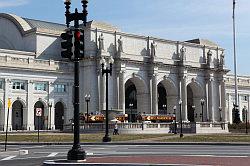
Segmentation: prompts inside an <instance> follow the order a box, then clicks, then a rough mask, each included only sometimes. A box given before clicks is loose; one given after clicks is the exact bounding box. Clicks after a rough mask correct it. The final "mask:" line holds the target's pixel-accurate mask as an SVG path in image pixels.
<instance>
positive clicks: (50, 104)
mask: <svg viewBox="0 0 250 166" xmlns="http://www.w3.org/2000/svg"><path fill="white" fill-rule="evenodd" d="M48 106H49V130H51V107H52V103H49V104H48Z"/></svg>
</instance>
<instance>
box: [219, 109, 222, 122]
mask: <svg viewBox="0 0 250 166" xmlns="http://www.w3.org/2000/svg"><path fill="white" fill-rule="evenodd" d="M221 111H222V107H219V112H220V122H221V121H222V112H221Z"/></svg>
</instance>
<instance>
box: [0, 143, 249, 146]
mask: <svg viewBox="0 0 250 166" xmlns="http://www.w3.org/2000/svg"><path fill="white" fill-rule="evenodd" d="M0 145H4V143H2V142H1V143H0ZM8 145H73V143H71V142H40V143H38V142H9V143H8ZM81 145H218V146H220V145H221V146H226V145H228V146H243V145H244V146H250V143H249V142H237V143H231V142H136V143H135V142H108V143H107V142H105V143H103V142H83V143H81Z"/></svg>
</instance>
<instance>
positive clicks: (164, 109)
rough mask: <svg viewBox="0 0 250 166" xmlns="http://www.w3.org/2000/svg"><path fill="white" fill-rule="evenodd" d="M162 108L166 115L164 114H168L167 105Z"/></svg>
mask: <svg viewBox="0 0 250 166" xmlns="http://www.w3.org/2000/svg"><path fill="white" fill-rule="evenodd" d="M162 107H163V111H164V113H163V114H167V109H166V108H167V105H166V104H163V105H162Z"/></svg>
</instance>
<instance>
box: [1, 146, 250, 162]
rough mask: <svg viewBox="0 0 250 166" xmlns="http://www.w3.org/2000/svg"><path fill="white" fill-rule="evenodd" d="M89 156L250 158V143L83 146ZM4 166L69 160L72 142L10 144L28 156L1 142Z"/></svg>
mask: <svg viewBox="0 0 250 166" xmlns="http://www.w3.org/2000/svg"><path fill="white" fill-rule="evenodd" d="M82 147H83V148H84V149H85V151H86V152H87V157H88V158H94V157H105V156H106V157H109V156H112V157H114V156H117V157H120V156H167V157H180V156H182V157H190V158H192V157H193V158H195V157H196V159H197V157H206V158H211V159H212V158H213V157H214V158H223V159H224V160H225V159H227V158H228V159H229V158H231V159H232V158H234V159H237V158H238V159H244V158H247V159H250V146H244V145H237V146H236V145H181V144H180V145H167V144H166V145H153V144H152V145H136V144H134V145H113V144H112V145H109V144H107V145H82ZM0 149H1V152H0V165H1V166H19V165H20V166H21V165H23V166H29V165H30V166H31V165H32V166H33V165H41V164H42V162H43V161H44V160H52V159H66V156H67V152H68V151H69V149H71V146H70V145H33V146H32V145H20V146H18V145H9V146H8V151H18V150H28V151H29V153H28V154H27V155H12V154H11V153H8V154H7V153H4V152H3V149H4V146H3V145H0Z"/></svg>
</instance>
